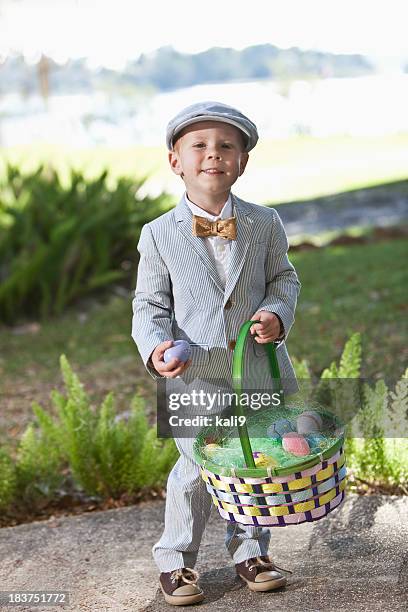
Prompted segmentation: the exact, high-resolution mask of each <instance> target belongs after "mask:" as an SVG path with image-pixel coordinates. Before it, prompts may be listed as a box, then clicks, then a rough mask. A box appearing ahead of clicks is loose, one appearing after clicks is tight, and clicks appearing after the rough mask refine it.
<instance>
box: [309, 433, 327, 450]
mask: <svg viewBox="0 0 408 612" xmlns="http://www.w3.org/2000/svg"><path fill="white" fill-rule="evenodd" d="M307 441H308V443H309V446H310V448H311V449H312V450H313V451H315V452H319V451H321V450H322V449H323V448H324V447H325V446H326V442H327V439H326V436H324V435H323V434H321V433H318V432H313V433H309V434H308V435H307Z"/></svg>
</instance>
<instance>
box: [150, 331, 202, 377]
mask: <svg viewBox="0 0 408 612" xmlns="http://www.w3.org/2000/svg"><path fill="white" fill-rule="evenodd" d="M171 346H173V340H166V342H162V343H161V344H158V345H157V346H156V348H155V349H154V351H153V353H152V354H151V357H150V359H151V361H152V363H153V366H154V368H155V369H156V370H157V372H158V373H159V374H160V376H165V377H166V378H176V376H179V375H180V374H182V373H183V372H184V370H186V369H187V368H188V367H189V366H190V364H191V361H192V359H189V360H188V361H186V362H185V363H184V362H183V361H181V360H180V359H177V358H176V357H175V358H174V359H172V360H171V361H169V362H168V363H166V362H165V361H163V355H164V351H166V350H167V349H168V348H170V347H171Z"/></svg>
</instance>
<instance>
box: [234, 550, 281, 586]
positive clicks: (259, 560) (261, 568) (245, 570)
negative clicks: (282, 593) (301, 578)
mask: <svg viewBox="0 0 408 612" xmlns="http://www.w3.org/2000/svg"><path fill="white" fill-rule="evenodd" d="M235 570H236V572H237V574H238V576H239V577H240V578H242V580H245V582H246V583H247V585H248V587H249V588H250V589H251V591H272V590H273V589H278V588H279V587H283V586H285V585H286V582H287V581H286V578H285V576H283V575H282V574H281V573H280V572H279V571H277V570H282V571H284V572H289V573H290V574H292V572H291V571H290V570H285V569H283V568H281V567H278V566H277V565H275V563H274V562H273V561H272V559H271V558H270V557H269V556H268V555H265V556H262V557H253V558H252V559H247V560H246V561H242V562H241V563H236V565H235Z"/></svg>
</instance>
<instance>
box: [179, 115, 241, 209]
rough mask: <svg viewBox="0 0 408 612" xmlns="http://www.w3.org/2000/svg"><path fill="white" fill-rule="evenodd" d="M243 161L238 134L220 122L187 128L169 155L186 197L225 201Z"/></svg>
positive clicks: (236, 130) (235, 129) (233, 128)
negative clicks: (186, 193)
mask: <svg viewBox="0 0 408 612" xmlns="http://www.w3.org/2000/svg"><path fill="white" fill-rule="evenodd" d="M247 161H248V153H246V152H245V151H244V143H243V135H241V132H240V130H239V129H238V128H236V127H234V126H233V125H229V124H227V123H221V122H220V121H200V122H199V123H194V124H193V125H190V126H187V127H186V128H184V130H182V131H181V135H180V136H179V138H178V140H177V142H176V143H175V145H174V150H173V151H171V152H170V153H169V162H170V166H171V168H172V170H173V172H174V173H175V174H177V175H179V176H181V177H182V178H183V180H184V182H185V185H186V190H187V192H188V195H189V197H190V195H194V196H198V197H205V196H212V197H215V196H217V195H220V196H223V197H224V196H226V197H225V199H226V198H227V197H228V193H229V190H230V188H231V185H233V184H234V183H235V181H236V180H237V178H238V177H239V176H241V174H242V173H243V172H244V170H245V166H246V164H247Z"/></svg>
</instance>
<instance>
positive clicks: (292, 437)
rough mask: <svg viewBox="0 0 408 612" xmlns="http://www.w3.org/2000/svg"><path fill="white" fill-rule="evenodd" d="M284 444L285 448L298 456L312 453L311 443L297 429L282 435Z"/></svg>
mask: <svg viewBox="0 0 408 612" xmlns="http://www.w3.org/2000/svg"><path fill="white" fill-rule="evenodd" d="M282 446H283V448H284V450H285V451H286V452H288V453H291V454H292V455H296V456H297V457H303V456H304V455H309V454H310V447H309V444H308V442H307V440H306V438H304V437H303V436H302V435H301V434H299V433H297V432H296V431H290V432H289V433H285V434H283V436H282Z"/></svg>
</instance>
